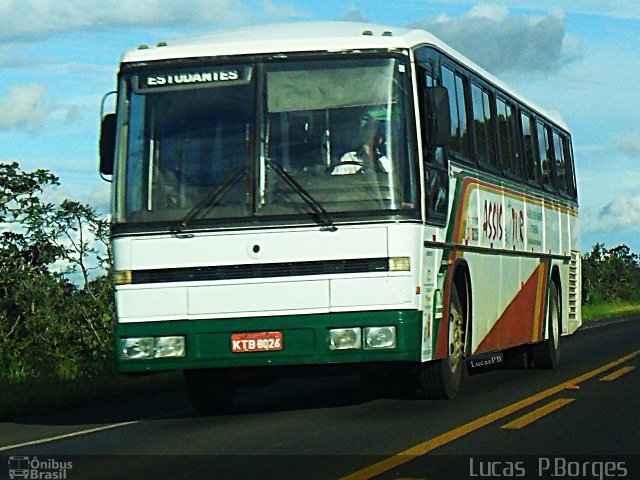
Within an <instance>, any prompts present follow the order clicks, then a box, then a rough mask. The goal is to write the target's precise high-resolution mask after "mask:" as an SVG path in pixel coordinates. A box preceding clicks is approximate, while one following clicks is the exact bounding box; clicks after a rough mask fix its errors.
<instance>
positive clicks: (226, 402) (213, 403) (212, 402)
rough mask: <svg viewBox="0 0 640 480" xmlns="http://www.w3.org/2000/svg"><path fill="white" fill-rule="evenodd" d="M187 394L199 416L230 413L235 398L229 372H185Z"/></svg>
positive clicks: (218, 370) (220, 370)
mask: <svg viewBox="0 0 640 480" xmlns="http://www.w3.org/2000/svg"><path fill="white" fill-rule="evenodd" d="M184 379H185V384H186V387H187V394H188V395H189V400H190V402H191V405H192V406H193V409H194V410H195V411H196V412H197V413H198V414H199V415H207V416H209V415H224V414H226V413H230V412H231V409H232V407H233V400H234V398H235V390H236V389H235V386H234V385H233V383H232V379H231V376H230V372H229V370H225V369H211V370H185V371H184Z"/></svg>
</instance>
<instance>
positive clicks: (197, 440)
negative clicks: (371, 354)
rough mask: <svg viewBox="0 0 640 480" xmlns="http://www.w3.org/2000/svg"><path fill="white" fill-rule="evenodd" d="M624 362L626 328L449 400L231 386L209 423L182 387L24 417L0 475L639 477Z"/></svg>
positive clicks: (356, 390)
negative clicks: (225, 408) (225, 404)
mask: <svg viewBox="0 0 640 480" xmlns="http://www.w3.org/2000/svg"><path fill="white" fill-rule="evenodd" d="M638 364H640V320H638V319H637V320H629V321H624V322H618V323H611V324H601V325H597V324H596V326H595V327H593V328H583V329H581V330H580V331H578V332H577V333H576V334H574V335H573V336H571V337H563V338H562V343H561V365H560V368H559V369H558V370H554V371H551V370H498V371H492V372H489V373H485V374H482V375H477V376H473V377H469V378H466V379H464V380H465V381H464V385H463V387H462V390H461V392H460V394H459V395H458V397H457V398H456V399H455V400H453V401H428V400H416V399H412V398H409V397H407V395H406V394H395V393H390V392H387V391H385V390H372V389H370V388H366V387H365V386H364V384H363V383H362V382H361V381H360V380H359V379H358V378H357V377H352V376H340V377H326V378H325V377H321V378H314V379H288V380H282V381H280V382H279V383H277V384H275V385H273V386H269V387H265V388H263V389H247V390H243V391H241V392H240V396H239V398H238V402H237V405H236V408H235V410H234V412H233V414H231V415H226V416H219V417H209V418H207V417H198V416H197V415H196V414H195V413H194V412H193V411H192V410H191V408H190V406H189V403H188V401H187V398H186V394H185V393H184V392H182V391H180V392H175V393H171V394H164V395H158V396H153V397H147V398H142V399H138V400H136V401H131V402H123V403H115V404H108V405H101V406H93V407H90V408H85V409H81V410H73V411H67V412H61V413H57V414H51V415H47V416H33V417H30V418H23V419H20V420H19V421H15V422H11V423H2V424H0V479H2V478H9V474H10V473H11V471H10V467H12V471H13V473H16V472H17V471H18V470H17V467H18V466H22V467H23V468H25V467H24V465H25V458H27V457H28V460H26V461H29V462H32V467H37V468H35V469H34V468H32V470H36V471H38V472H39V474H38V475H40V476H39V477H38V478H65V479H69V480H75V479H81V478H82V479H84V478H91V479H100V478H104V479H115V478H136V479H147V478H148V479H152V478H153V479H161V478H194V479H201V478H202V479H213V480H217V479H235V478H242V479H251V478H260V479H271V478H278V479H280V478H282V479H288V478H291V479H299V478H302V479H305V480H313V479H339V478H349V479H352V480H355V479H360V478H362V479H364V478H389V479H397V480H400V479H441V478H451V479H458V478H461V479H473V478H494V479H495V478H554V477H562V476H564V477H567V478H569V477H571V478H597V479H599V480H602V479H604V478H630V479H640V462H639V459H640V415H639V413H638V412H639V410H640V409H639V408H638V407H640V372H639V371H638V369H637V367H638ZM34 458H37V461H36V462H34V461H33V459H34ZM19 459H22V464H21V465H20V463H16V462H19V461H20V460H19ZM10 460H11V462H10ZM65 462H71V463H69V464H67V463H65ZM28 468H31V467H28ZM30 474H31V475H33V474H32V473H30ZM54 474H56V475H58V476H53V475H54ZM62 475H64V476H62ZM18 478H19V477H18ZM29 478H34V477H29Z"/></svg>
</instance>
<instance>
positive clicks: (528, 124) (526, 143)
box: [520, 113, 540, 183]
mask: <svg viewBox="0 0 640 480" xmlns="http://www.w3.org/2000/svg"><path fill="white" fill-rule="evenodd" d="M520 127H521V129H522V130H521V131H522V151H523V153H524V171H525V180H526V181H528V182H530V183H537V182H538V178H537V175H536V173H537V172H538V171H540V166H539V163H538V159H537V158H536V156H535V146H534V145H535V144H534V137H533V128H532V118H531V117H530V116H529V115H527V114H526V113H522V114H520Z"/></svg>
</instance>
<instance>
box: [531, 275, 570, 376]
mask: <svg viewBox="0 0 640 480" xmlns="http://www.w3.org/2000/svg"><path fill="white" fill-rule="evenodd" d="M548 297H549V307H548V309H547V328H548V330H549V335H548V338H547V339H546V340H545V341H543V342H540V343H537V344H535V345H533V346H532V347H531V350H530V359H531V363H532V364H533V366H534V367H535V368H545V369H554V368H557V367H558V364H559V362H560V322H561V321H562V311H561V304H560V289H559V288H558V285H557V284H556V282H555V281H554V280H552V281H551V282H549V289H548Z"/></svg>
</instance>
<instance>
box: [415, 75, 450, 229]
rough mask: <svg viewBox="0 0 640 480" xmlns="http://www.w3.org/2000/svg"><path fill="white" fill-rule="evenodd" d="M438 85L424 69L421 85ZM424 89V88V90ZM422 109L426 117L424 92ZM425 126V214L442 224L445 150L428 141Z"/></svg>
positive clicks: (445, 203) (445, 190)
mask: <svg viewBox="0 0 640 480" xmlns="http://www.w3.org/2000/svg"><path fill="white" fill-rule="evenodd" d="M437 85H438V81H437V79H436V78H435V77H434V75H433V73H432V70H430V69H429V70H426V71H425V73H424V78H423V87H426V88H429V87H435V86H437ZM425 91H426V90H425ZM421 101H422V104H423V108H422V111H423V112H424V115H425V118H426V115H427V113H426V110H427V108H429V107H428V102H427V98H426V94H425V95H423V96H422V100H421ZM427 130H428V129H427V128H426V125H425V127H424V128H423V129H422V131H423V135H424V141H423V145H424V153H425V154H424V159H425V188H426V193H427V200H426V201H427V214H428V221H429V222H430V223H436V224H444V222H445V221H446V217H447V210H448V199H449V175H448V171H447V164H446V161H445V151H444V148H442V147H438V146H436V147H434V146H433V145H432V142H430V141H428V135H429V132H428V131H427Z"/></svg>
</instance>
